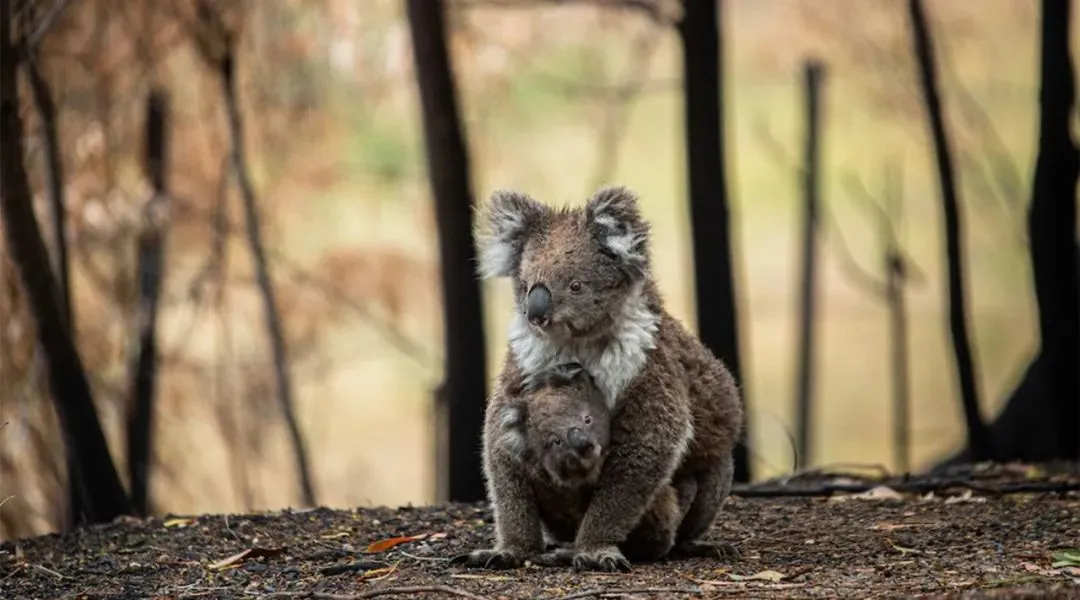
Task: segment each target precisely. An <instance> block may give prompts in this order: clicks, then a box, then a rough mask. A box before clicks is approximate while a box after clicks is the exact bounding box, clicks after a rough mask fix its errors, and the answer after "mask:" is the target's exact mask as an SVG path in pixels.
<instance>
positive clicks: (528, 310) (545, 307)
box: [525, 283, 555, 327]
mask: <svg viewBox="0 0 1080 600" xmlns="http://www.w3.org/2000/svg"><path fill="white" fill-rule="evenodd" d="M554 308H555V307H554V306H552V303H551V290H549V289H547V287H546V286H545V285H544V284H542V283H538V284H536V285H534V286H533V287H532V289H531V290H529V295H528V296H527V297H526V298H525V316H526V317H527V318H528V319H529V322H530V323H532V324H533V325H539V326H540V327H544V326H546V325H547V324H548V323H549V322H550V321H551V313H552V312H554Z"/></svg>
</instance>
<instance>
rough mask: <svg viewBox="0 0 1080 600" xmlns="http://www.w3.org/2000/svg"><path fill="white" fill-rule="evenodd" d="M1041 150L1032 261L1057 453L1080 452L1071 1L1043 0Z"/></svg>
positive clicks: (1077, 170) (1031, 223)
mask: <svg viewBox="0 0 1080 600" xmlns="http://www.w3.org/2000/svg"><path fill="white" fill-rule="evenodd" d="M1041 6H1042V27H1041V38H1042V40H1041V52H1042V60H1041V67H1040V70H1039V71H1040V77H1041V80H1042V81H1041V84H1040V90H1039V114H1040V119H1039V150H1038V158H1037V159H1036V161H1035V180H1034V182H1033V190H1032V195H1031V207H1030V209H1029V210H1030V212H1029V216H1028V239H1029V240H1030V243H1031V266H1032V271H1033V272H1034V276H1035V296H1036V299H1037V301H1038V307H1039V334H1040V337H1041V339H1042V354H1043V357H1044V360H1045V361H1046V367H1045V368H1044V370H1043V373H1044V377H1045V379H1046V380H1045V382H1044V383H1043V390H1042V393H1043V394H1045V395H1048V396H1050V398H1052V404H1053V406H1054V409H1055V410H1053V411H1052V412H1050V413H1049V414H1053V415H1054V417H1053V418H1054V422H1055V423H1056V425H1057V431H1056V432H1055V433H1056V434H1057V446H1058V450H1057V457H1061V458H1065V457H1068V458H1075V457H1077V456H1080V374H1077V369H1078V366H1080V290H1078V283H1080V282H1078V281H1077V278H1076V277H1075V274H1076V272H1077V257H1076V250H1075V247H1076V182H1077V179H1078V176H1080V162H1078V161H1080V158H1078V156H1077V149H1076V144H1075V143H1074V142H1073V139H1072V131H1071V123H1070V120H1071V117H1072V116H1073V114H1074V112H1073V111H1074V106H1073V103H1074V102H1075V100H1076V83H1075V78H1074V75H1073V68H1072V60H1071V59H1070V58H1069V27H1070V24H1071V20H1070V17H1071V15H1070V14H1069V13H1070V0H1042V2H1041Z"/></svg>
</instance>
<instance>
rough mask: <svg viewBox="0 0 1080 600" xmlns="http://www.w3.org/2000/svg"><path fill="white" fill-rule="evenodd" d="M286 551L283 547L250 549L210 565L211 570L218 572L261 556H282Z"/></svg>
mask: <svg viewBox="0 0 1080 600" xmlns="http://www.w3.org/2000/svg"><path fill="white" fill-rule="evenodd" d="M284 551H285V547H284V546H282V547H281V548H248V549H247V550H244V551H243V552H237V553H236V554H233V555H232V556H229V557H227V558H223V559H221V560H219V561H217V562H216V563H214V564H212V565H210V567H209V568H211V569H214V570H215V571H216V570H220V569H224V568H226V567H231V566H233V565H235V564H239V563H240V561H243V560H245V559H248V558H259V557H260V556H265V557H270V556H277V555H278V554H281V553H282V552H284Z"/></svg>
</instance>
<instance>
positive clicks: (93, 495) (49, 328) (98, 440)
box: [0, 0, 131, 524]
mask: <svg viewBox="0 0 1080 600" xmlns="http://www.w3.org/2000/svg"><path fill="white" fill-rule="evenodd" d="M12 4H13V2H11V1H10V0H9V1H5V2H2V3H0V139H3V140H4V150H3V152H2V153H0V216H2V220H3V227H4V236H5V238H6V239H7V243H8V247H9V248H10V249H11V254H12V259H13V261H14V262H15V264H16V266H17V268H18V271H19V278H20V280H21V282H22V285H23V289H24V291H25V292H26V294H27V297H28V298H29V301H30V308H31V312H32V313H33V315H34V321H35V324H36V329H37V338H38V343H39V344H40V346H41V348H42V350H43V351H44V356H45V368H46V371H47V373H48V378H49V388H50V391H51V394H52V397H53V402H54V404H55V406H56V412H57V415H58V417H59V421H60V427H61V430H62V432H63V438H64V445H65V449H66V452H67V453H68V456H69V457H70V458H71V459H72V460H73V464H72V465H71V466H72V467H73V468H74V472H75V477H74V479H75V481H76V485H77V486H78V488H79V492H78V493H79V496H80V498H81V500H82V507H81V508H82V510H81V512H80V513H79V514H78V515H77V516H78V518H79V521H78V524H82V523H101V522H106V521H111V520H112V519H114V518H116V517H118V516H120V515H123V514H126V513H128V512H130V509H131V505H130V502H129V500H128V497H127V494H126V493H125V492H124V487H123V485H122V484H121V483H120V477H119V475H117V472H116V467H115V465H114V464H113V460H112V457H111V456H110V455H109V447H108V444H107V443H106V441H105V435H104V433H103V432H102V430H101V423H100V421H99V420H98V415H97V411H96V409H95V408H94V400H93V396H92V394H91V391H90V384H89V382H88V381H87V378H86V372H85V371H84V370H83V366H82V361H81V359H80V358H79V353H78V351H77V350H76V349H75V344H74V342H73V341H72V339H71V335H70V333H69V331H68V328H67V323H66V321H65V319H64V313H63V310H62V309H61V303H60V298H59V292H58V290H57V284H56V280H55V278H54V276H53V273H52V269H51V268H50V266H49V262H50V261H49V252H48V250H47V249H46V247H45V241H44V240H43V239H42V236H41V230H40V229H39V228H38V223H37V219H36V218H35V216H34V209H33V204H32V202H33V199H32V196H31V192H30V183H29V181H28V178H27V174H26V167H25V165H24V164H23V139H24V132H23V123H22V119H21V118H20V116H19V101H18V97H17V95H16V94H17V91H16V89H17V88H16V72H15V71H16V60H17V52H16V48H15V46H14V45H13V44H12V38H11V25H12V18H11V17H12V8H13V7H12Z"/></svg>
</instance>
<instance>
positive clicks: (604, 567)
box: [573, 546, 630, 573]
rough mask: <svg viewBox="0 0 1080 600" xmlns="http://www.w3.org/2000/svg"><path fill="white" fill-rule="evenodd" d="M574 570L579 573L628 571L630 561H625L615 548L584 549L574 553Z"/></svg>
mask: <svg viewBox="0 0 1080 600" xmlns="http://www.w3.org/2000/svg"><path fill="white" fill-rule="evenodd" d="M573 563H574V568H575V569H577V570H579V571H607V572H611V573H614V572H616V571H629V570H630V561H629V560H626V557H625V556H623V553H622V552H621V551H619V548H618V547H617V546H600V547H597V548H584V549H580V550H577V551H575V552H574V558H573Z"/></svg>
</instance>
